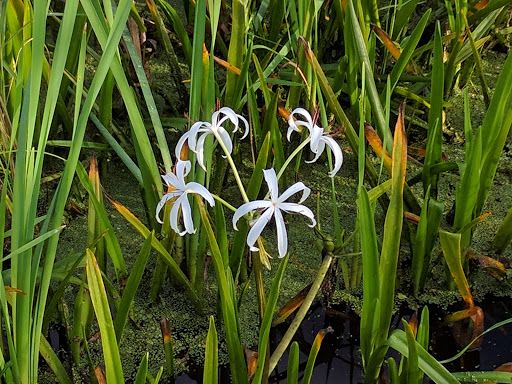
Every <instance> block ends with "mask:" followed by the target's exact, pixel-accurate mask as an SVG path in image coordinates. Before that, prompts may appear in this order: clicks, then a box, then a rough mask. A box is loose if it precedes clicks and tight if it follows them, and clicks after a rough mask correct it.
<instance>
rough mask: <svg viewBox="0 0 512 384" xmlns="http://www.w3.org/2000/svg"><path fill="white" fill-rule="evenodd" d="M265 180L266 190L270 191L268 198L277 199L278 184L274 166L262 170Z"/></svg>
mask: <svg viewBox="0 0 512 384" xmlns="http://www.w3.org/2000/svg"><path fill="white" fill-rule="evenodd" d="M263 175H264V176H265V181H266V182H267V185H268V191H269V192H270V200H271V201H277V199H278V197H279V185H278V184H277V176H276V171H275V170H274V168H270V169H265V170H263Z"/></svg>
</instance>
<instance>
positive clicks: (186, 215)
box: [179, 193, 196, 236]
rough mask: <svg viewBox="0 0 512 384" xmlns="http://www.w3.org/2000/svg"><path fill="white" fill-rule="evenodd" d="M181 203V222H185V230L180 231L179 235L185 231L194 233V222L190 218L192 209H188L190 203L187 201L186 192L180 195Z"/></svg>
mask: <svg viewBox="0 0 512 384" xmlns="http://www.w3.org/2000/svg"><path fill="white" fill-rule="evenodd" d="M180 200H181V201H180V203H181V215H182V216H183V224H185V230H184V231H183V232H181V233H180V234H179V235H180V236H183V235H184V234H185V233H190V234H193V233H196V230H195V228H194V222H193V220H192V209H190V203H189V201H188V197H187V194H186V193H184V194H183V195H182V196H181V197H180Z"/></svg>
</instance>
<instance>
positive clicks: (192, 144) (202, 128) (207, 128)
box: [188, 121, 212, 152]
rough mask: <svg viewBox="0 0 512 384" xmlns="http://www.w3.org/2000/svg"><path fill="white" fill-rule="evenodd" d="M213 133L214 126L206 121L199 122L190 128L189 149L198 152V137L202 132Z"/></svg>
mask: <svg viewBox="0 0 512 384" xmlns="http://www.w3.org/2000/svg"><path fill="white" fill-rule="evenodd" d="M211 131H212V125H211V124H210V123H208V122H206V121H198V122H197V123H194V124H193V125H192V126H191V127H190V131H189V138H188V146H189V148H190V149H191V150H192V151H194V152H196V151H197V145H196V141H197V136H198V135H199V134H200V133H201V132H211Z"/></svg>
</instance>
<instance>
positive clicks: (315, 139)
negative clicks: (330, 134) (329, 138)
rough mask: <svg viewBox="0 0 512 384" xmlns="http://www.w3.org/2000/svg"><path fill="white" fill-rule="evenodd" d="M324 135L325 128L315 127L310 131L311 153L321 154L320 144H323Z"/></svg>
mask: <svg viewBox="0 0 512 384" xmlns="http://www.w3.org/2000/svg"><path fill="white" fill-rule="evenodd" d="M323 135H324V130H323V128H320V127H318V126H316V125H315V127H313V129H311V130H310V131H309V139H310V140H311V143H310V144H309V147H310V148H311V152H313V153H316V154H317V153H318V152H320V153H321V152H322V151H321V150H320V143H321V140H322V136H323Z"/></svg>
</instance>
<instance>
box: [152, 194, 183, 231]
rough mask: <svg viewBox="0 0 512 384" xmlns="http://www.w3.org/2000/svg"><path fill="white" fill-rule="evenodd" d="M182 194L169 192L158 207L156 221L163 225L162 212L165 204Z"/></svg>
mask: <svg viewBox="0 0 512 384" xmlns="http://www.w3.org/2000/svg"><path fill="white" fill-rule="evenodd" d="M180 194H181V191H172V192H169V193H166V194H165V195H164V196H163V197H162V198H161V199H160V201H159V202H158V204H157V205H156V214H155V217H156V221H157V222H158V223H160V224H163V223H164V222H163V221H162V220H160V211H161V210H162V208H163V207H164V206H165V203H167V202H168V201H169V200H171V199H172V198H174V197H176V196H179V195H180Z"/></svg>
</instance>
